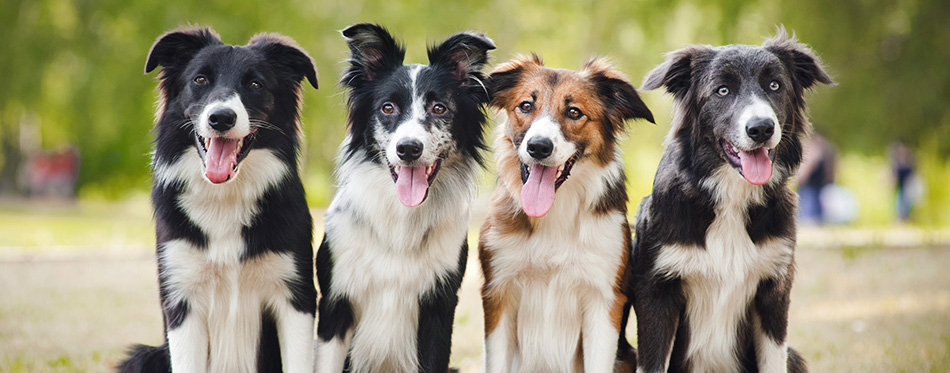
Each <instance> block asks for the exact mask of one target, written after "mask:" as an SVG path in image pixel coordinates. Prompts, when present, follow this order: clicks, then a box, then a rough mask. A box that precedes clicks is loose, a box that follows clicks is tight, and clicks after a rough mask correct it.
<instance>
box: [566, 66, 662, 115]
mask: <svg viewBox="0 0 950 373" xmlns="http://www.w3.org/2000/svg"><path fill="white" fill-rule="evenodd" d="M581 72H582V73H584V74H588V75H589V76H590V77H591V80H593V82H594V84H595V86H596V88H597V95H598V96H599V97H600V99H601V100H602V101H603V102H604V107H605V108H606V113H604V114H605V116H606V117H607V119H608V120H609V122H610V123H609V124H610V126H611V128H608V130H611V131H612V132H616V131H617V130H619V129H622V128H623V124H624V121H626V120H627V119H634V118H643V119H646V120H648V121H649V122H650V123H656V122H654V121H653V112H651V111H650V108H648V107H647V105H646V104H645V103H643V100H641V99H640V95H639V94H637V90H636V89H634V88H633V85H631V84H630V82H628V81H627V78H625V77H624V76H623V74H621V73H620V72H619V71H617V70H615V69H614V68H613V66H611V65H610V63H608V62H607V60H605V59H603V58H593V59H591V60H590V61H587V63H586V64H584V68H583V69H581Z"/></svg>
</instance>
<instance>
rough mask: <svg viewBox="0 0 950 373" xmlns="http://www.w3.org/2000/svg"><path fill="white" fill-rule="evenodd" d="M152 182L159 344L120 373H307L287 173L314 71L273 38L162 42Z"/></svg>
mask: <svg viewBox="0 0 950 373" xmlns="http://www.w3.org/2000/svg"><path fill="white" fill-rule="evenodd" d="M159 66H161V67H162V70H161V74H160V75H159V78H160V80H161V82H160V84H159V89H160V92H161V100H160V102H159V108H158V123H157V124H156V130H157V133H158V134H157V139H156V141H155V154H154V160H153V165H152V166H153V170H154V177H155V184H154V187H153V189H152V203H153V205H154V208H155V220H156V232H155V233H156V241H157V253H158V271H159V286H160V289H159V296H160V298H161V303H162V311H163V316H164V320H165V339H166V341H165V344H163V345H161V346H159V347H149V346H143V345H138V346H135V347H134V348H133V349H132V351H131V356H130V357H129V359H128V360H126V361H125V362H123V363H122V364H120V365H119V367H118V370H119V371H124V372H131V371H144V372H168V371H169V368H172V369H173V370H174V371H175V372H204V371H210V372H257V371H260V372H263V371H267V372H271V371H275V372H279V371H281V370H283V371H284V372H311V371H312V370H313V363H312V361H313V324H314V312H315V309H316V296H317V295H316V289H315V288H314V285H313V267H312V257H313V246H312V237H313V233H312V222H311V218H310V212H309V210H308V209H307V203H306V201H305V200H304V190H303V186H302V184H301V181H300V177H299V176H298V172H297V152H298V149H299V138H300V132H301V129H300V123H299V121H298V112H299V109H300V87H301V82H302V81H303V79H307V80H309V81H310V83H311V84H312V85H313V86H314V88H316V86H317V74H316V70H315V68H314V66H313V61H312V60H311V58H310V56H308V55H307V54H306V53H305V52H304V51H303V50H301V49H300V48H299V47H297V46H296V44H295V43H294V42H293V41H292V40H290V39H288V38H285V37H282V36H279V35H276V34H259V35H257V36H254V37H253V38H251V40H250V42H249V43H248V44H247V45H246V46H232V45H227V44H224V43H222V42H221V40H220V38H219V37H218V35H217V34H215V32H214V31H213V30H211V29H208V28H188V29H181V30H177V31H173V32H170V33H168V34H165V35H163V36H161V37H160V38H159V39H158V41H156V42H155V45H154V46H152V50H151V52H149V56H148V61H147V62H146V65H145V72H146V73H147V72H150V71H152V70H154V69H156V68H157V67H159Z"/></svg>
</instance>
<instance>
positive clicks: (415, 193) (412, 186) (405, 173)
mask: <svg viewBox="0 0 950 373" xmlns="http://www.w3.org/2000/svg"><path fill="white" fill-rule="evenodd" d="M428 190H429V180H428V178H427V177H426V168H425V167H406V166H403V167H402V169H400V170H399V176H398V177H397V178H396V194H397V195H399V202H402V204H404V205H406V206H409V207H416V206H419V204H420V203H422V200H424V199H426V191H428Z"/></svg>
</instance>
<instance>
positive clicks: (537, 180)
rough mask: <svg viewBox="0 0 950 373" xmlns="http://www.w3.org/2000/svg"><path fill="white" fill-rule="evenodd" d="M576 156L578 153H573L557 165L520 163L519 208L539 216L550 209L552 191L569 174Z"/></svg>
mask: <svg viewBox="0 0 950 373" xmlns="http://www.w3.org/2000/svg"><path fill="white" fill-rule="evenodd" d="M577 158H578V154H574V155H573V156H571V158H569V159H568V160H567V162H564V164H562V165H560V166H558V167H550V166H545V165H542V164H538V163H535V164H533V165H531V166H528V165H526V164H524V163H522V164H521V183H522V184H523V185H522V186H521V208H522V209H523V210H524V213H525V214H527V215H528V216H530V217H533V218H539V217H542V216H544V215H545V214H547V213H548V211H550V210H551V206H554V192H555V191H557V188H559V187H561V184H563V183H564V181H566V180H567V178H568V176H570V175H571V168H573V167H574V163H575V162H577Z"/></svg>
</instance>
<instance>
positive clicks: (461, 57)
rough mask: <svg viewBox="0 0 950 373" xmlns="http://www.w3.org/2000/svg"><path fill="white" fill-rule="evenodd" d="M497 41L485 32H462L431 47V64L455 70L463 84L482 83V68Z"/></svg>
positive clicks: (457, 78) (456, 76) (457, 77)
mask: <svg viewBox="0 0 950 373" xmlns="http://www.w3.org/2000/svg"><path fill="white" fill-rule="evenodd" d="M492 49H495V43H494V42H492V40H491V39H489V38H488V37H487V36H485V35H483V34H476V33H473V32H460V33H457V34H455V35H452V36H450V37H449V38H448V39H445V41H443V42H442V44H439V45H438V46H432V47H429V64H430V65H441V66H445V67H448V68H450V69H452V71H454V72H455V79H456V80H458V81H459V82H460V83H461V85H462V86H466V85H478V84H481V82H479V81H478V80H481V78H480V75H481V70H482V68H483V67H485V64H486V63H488V51H490V50H492Z"/></svg>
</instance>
